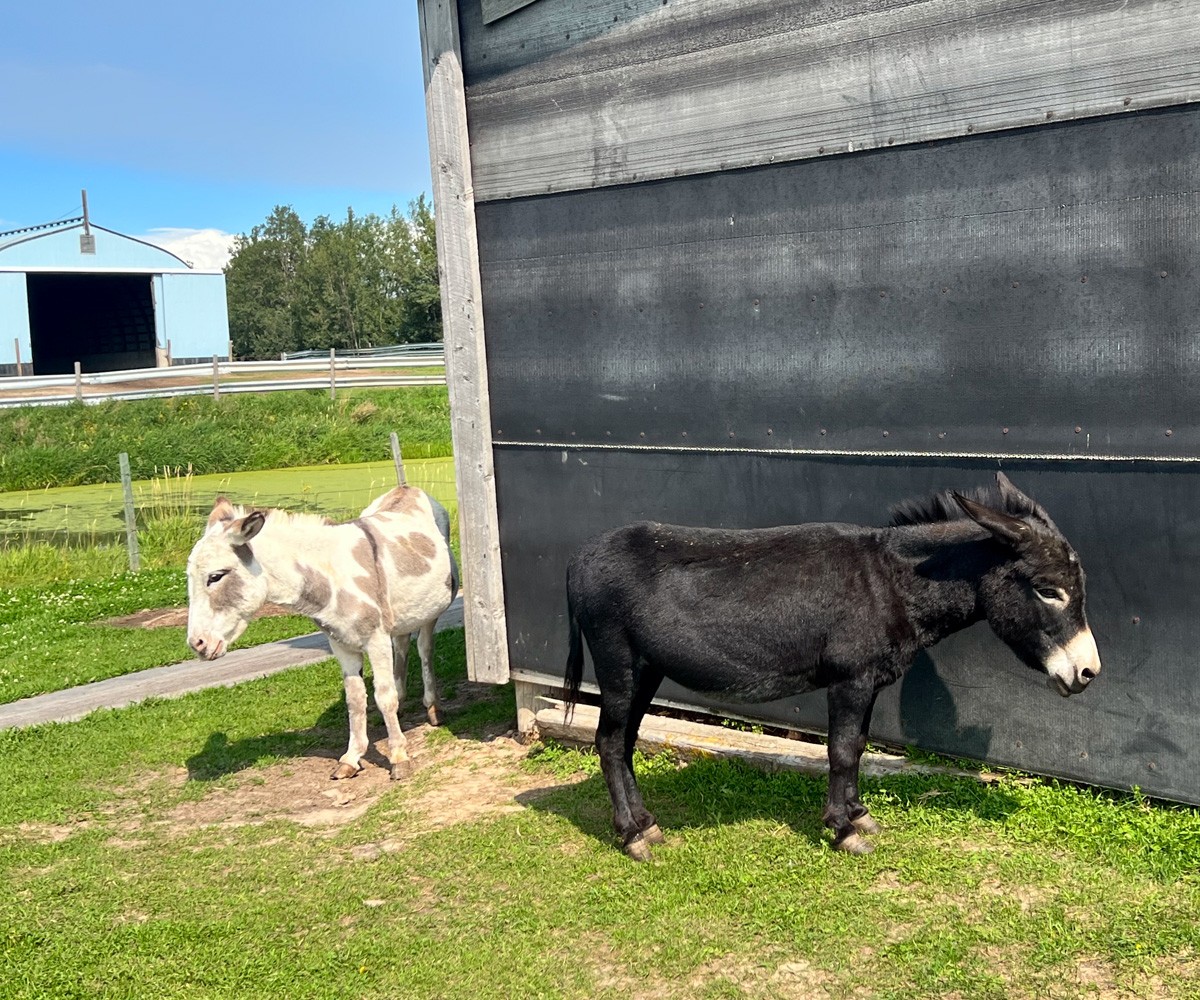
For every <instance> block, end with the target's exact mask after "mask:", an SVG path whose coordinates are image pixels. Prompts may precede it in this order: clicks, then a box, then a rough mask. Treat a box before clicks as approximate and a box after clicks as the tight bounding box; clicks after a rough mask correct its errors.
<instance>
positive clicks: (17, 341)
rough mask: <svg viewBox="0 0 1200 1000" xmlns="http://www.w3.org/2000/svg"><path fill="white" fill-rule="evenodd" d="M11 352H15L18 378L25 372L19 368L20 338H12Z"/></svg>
mask: <svg viewBox="0 0 1200 1000" xmlns="http://www.w3.org/2000/svg"><path fill="white" fill-rule="evenodd" d="M13 350H14V351H15V352H16V355H17V375H18V376H21V375H24V374H25V370H24V369H23V368H22V367H21V338H20V337H13Z"/></svg>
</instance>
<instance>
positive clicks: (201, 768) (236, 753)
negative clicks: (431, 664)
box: [186, 657, 516, 781]
mask: <svg viewBox="0 0 1200 1000" xmlns="http://www.w3.org/2000/svg"><path fill="white" fill-rule="evenodd" d="M437 670H438V679H439V683H440V684H441V689H442V695H443V708H444V727H443V728H444V729H445V730H446V731H447V732H450V733H452V734H454V736H455V737H456V738H459V739H462V738H469V737H470V736H472V735H473V734H474V729H473V727H472V723H471V719H470V711H471V708H472V707H473V706H474V705H475V704H477V703H478V702H480V701H482V700H483V698H482V697H481V693H480V689H482V690H483V691H484V692H485V693H488V694H490V693H491V692H492V691H493V690H494V687H493V685H482V684H479V685H476V684H472V683H471V682H469V681H468V680H467V676H466V667H465V666H462V665H459V664H458V663H456V662H455V661H454V660H453V659H452V658H450V657H445V658H443V659H442V660H440V661H439V662H438V667H437ZM365 676H366V679H367V683H368V690H369V691H370V692H371V694H370V700H369V705H368V710H367V738H368V744H369V745H368V749H367V752H366V753H365V754H363V760H364V761H365V762H366V763H368V764H374V765H376V766H378V767H382V768H389V767H390V766H391V765H390V764H389V762H388V759H387V757H386V756H385V755H384V754H383V753H381V752H380V751H379V750H378V749H376V744H378V743H379V742H380V741H382V740H383V739H385V738H386V736H387V730H386V728H385V726H384V723H383V718H382V716H381V715H380V714H379V709H378V707H377V706H376V705H375V699H374V685H373V680H372V674H371V671H370V668H369V667H368V668H367V671H366V674H365ZM508 691H509V700H511V685H510V686H509V689H508ZM421 694H422V687H421V671H420V669H419V668H418V669H416V670H413V669H411V668H410V670H409V676H408V684H407V689H406V697H405V702H404V707H403V708H402V709H401V712H400V726H401V729H403V730H404V732H405V733H408V732H409V730H411V729H413V728H414V727H415V726H418V725H421V724H423V723H424V722H425V721H426V715H425V710H424V708H423V707H422V704H421ZM512 715H513V716H514V717H515V716H516V707H515V705H514V707H513V709H512ZM346 725H347V724H346V699H345V698H344V697H338V698H336V699H335V700H333V701H331V702H330V703H329V704H328V705H327V706H326V707H325V708H324V709H323V710H322V711H321V713H320V715H318V716H317V718H316V719H315V720H314V721H313V723H312V725H310V726H308V727H307V728H305V729H281V730H278V731H276V732H271V733H263V734H262V735H259V736H250V737H246V738H245V739H240V740H233V741H231V740H230V739H229V736H228V735H227V734H226V733H225V732H222V731H217V732H213V733H210V734H209V736H208V739H207V740H205V742H204V746H203V747H202V748H200V749H199V750H197V751H196V752H195V753H194V754H192V755H191V756H190V757H188V758H187V761H186V765H187V771H188V780H190V781H215V780H217V779H218V778H221V777H224V776H225V775H228V774H235V773H236V772H238V771H241V770H244V769H245V768H247V767H251V766H253V765H254V764H256V763H258V762H259V761H261V760H263V759H265V758H278V759H287V758H295V757H312V758H317V759H324V760H328V761H330V766H331V767H332V766H334V764H335V763H336V762H337V761H338V760H339V759H340V758H341V755H342V754H343V753H344V752H345V750H346V733H347V730H346Z"/></svg>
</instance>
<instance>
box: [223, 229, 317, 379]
mask: <svg viewBox="0 0 1200 1000" xmlns="http://www.w3.org/2000/svg"><path fill="white" fill-rule="evenodd" d="M307 240H308V231H307V229H306V228H305V225H304V223H303V222H302V221H301V219H300V216H298V215H297V214H296V212H295V211H294V210H293V209H292V208H291V207H290V206H287V207H285V206H283V205H276V206H275V208H274V209H273V210H272V212H271V214H270V215H269V216H268V217H267V220H266V221H265V222H264V223H262V224H261V225H257V226H255V227H254V228H253V229H251V230H250V233H249V235H245V234H243V235H241V236H238V237H237V238H236V239H235V240H234V244H233V257H232V259H231V260H230V262H229V264H228V265H226V268H225V289H226V296H227V298H228V302H229V334H230V339H231V340H232V341H233V349H234V353H235V354H236V355H237V356H238V357H274V356H278V355H279V353H280V352H281V351H295V350H297V349H298V345H299V342H300V331H299V329H298V327H297V322H296V320H297V315H296V306H297V301H298V297H299V280H300V271H301V268H302V267H303V264H304V259H305V257H306V255H307Z"/></svg>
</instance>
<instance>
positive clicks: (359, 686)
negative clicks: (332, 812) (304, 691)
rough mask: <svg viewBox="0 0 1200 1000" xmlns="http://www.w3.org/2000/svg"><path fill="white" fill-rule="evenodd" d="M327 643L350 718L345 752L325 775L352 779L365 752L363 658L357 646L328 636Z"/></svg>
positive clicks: (365, 720) (365, 715)
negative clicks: (339, 673)
mask: <svg viewBox="0 0 1200 1000" xmlns="http://www.w3.org/2000/svg"><path fill="white" fill-rule="evenodd" d="M329 645H330V648H331V649H332V650H333V655H334V656H336V657H337V659H338V663H340V664H341V666H342V684H343V686H344V687H345V689H346V713H347V714H348V715H349V717H350V740H349V743H348V745H347V747H346V752H345V753H344V754H342V756H341V757H340V758H339V762H338V766H337V767H336V768H334V770H333V774H331V775H330V776H329V777H330V778H332V779H333V780H335V781H337V780H340V779H342V778H353V777H354V776H355V775H357V774H358V772H359V771H361V770H362V756H363V754H365V753H366V752H367V745H368V744H367V685H366V684H365V683H364V682H363V676H362V671H363V657H362V653H361V652H360V651H359V650H357V649H351V648H350V647H349V646H346V645H343V644H342V643H340V642H338V641H337V640H336V639H334V638H333V637H332V636H330V637H329Z"/></svg>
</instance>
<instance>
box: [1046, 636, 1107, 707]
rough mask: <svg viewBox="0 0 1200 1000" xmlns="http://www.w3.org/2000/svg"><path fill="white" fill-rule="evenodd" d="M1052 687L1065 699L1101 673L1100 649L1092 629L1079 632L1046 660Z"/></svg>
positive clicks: (1077, 692) (1076, 692)
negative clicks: (1097, 646)
mask: <svg viewBox="0 0 1200 1000" xmlns="http://www.w3.org/2000/svg"><path fill="white" fill-rule="evenodd" d="M1046 673H1047V674H1048V675H1049V684H1050V687H1051V689H1052V690H1054V691H1057V692H1058V693H1059V694H1061V695H1062V696H1063V697H1064V698H1068V697H1070V696H1071V695H1073V694H1079V692H1080V691H1082V690H1083V689H1084V688H1085V687H1087V686H1088V685H1089V684H1090V683H1091V682H1092V680H1093V678H1095V676H1096V675H1097V674H1098V673H1100V651H1099V650H1098V649H1097V648H1096V639H1095V637H1094V636H1093V635H1092V630H1091V629H1090V628H1085V629H1083V630H1082V631H1080V632H1078V633H1076V635H1075V638H1073V639H1072V640H1071V641H1070V642H1068V643H1067V644H1066V645H1065V646H1059V647H1057V648H1056V649H1055V650H1054V652H1053V653H1051V654H1050V657H1049V659H1047V660H1046Z"/></svg>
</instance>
